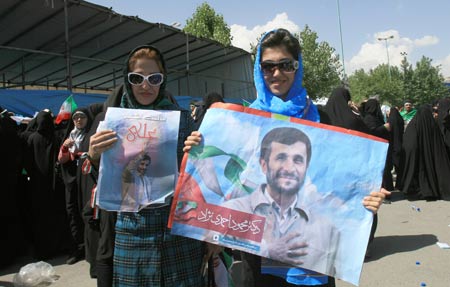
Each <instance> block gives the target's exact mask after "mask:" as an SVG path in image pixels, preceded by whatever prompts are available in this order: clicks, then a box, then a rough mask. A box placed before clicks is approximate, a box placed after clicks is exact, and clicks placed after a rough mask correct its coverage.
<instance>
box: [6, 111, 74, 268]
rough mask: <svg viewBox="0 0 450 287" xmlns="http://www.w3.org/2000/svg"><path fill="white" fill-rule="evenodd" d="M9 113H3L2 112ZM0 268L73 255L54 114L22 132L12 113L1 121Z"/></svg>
mask: <svg viewBox="0 0 450 287" xmlns="http://www.w3.org/2000/svg"><path fill="white" fill-rule="evenodd" d="M2 110H3V109H2ZM0 134H1V136H0V139H1V140H0V142H1V146H0V151H1V153H2V154H1V158H2V159H3V160H4V164H3V165H2V167H1V172H0V176H1V182H2V188H1V193H0V194H1V196H2V197H1V199H0V202H1V207H0V222H1V224H2V226H3V227H4V228H6V229H5V230H4V231H5V233H4V235H5V236H2V237H1V239H0V248H1V252H0V254H1V256H0V265H6V264H10V263H12V262H13V261H14V259H15V258H17V257H18V256H20V255H28V254H30V252H31V254H32V255H33V257H34V258H35V259H47V258H50V257H52V256H54V255H56V254H58V253H61V252H64V251H67V250H66V248H67V246H66V245H65V242H67V235H68V232H67V230H68V229H67V222H66V219H67V216H66V214H65V207H64V187H63V184H62V180H61V179H60V178H58V177H57V176H55V172H54V168H55V162H56V156H57V154H56V153H57V151H58V145H59V138H58V136H57V135H58V129H57V128H56V127H55V125H54V124H53V115H52V114H51V113H50V111H48V110H43V111H40V112H39V113H38V114H37V116H36V117H35V118H34V119H33V120H32V121H31V122H30V123H29V124H28V126H26V125H20V126H18V125H17V124H16V122H15V121H14V120H12V119H11V117H10V115H9V114H8V113H7V112H4V113H2V115H1V119H0Z"/></svg>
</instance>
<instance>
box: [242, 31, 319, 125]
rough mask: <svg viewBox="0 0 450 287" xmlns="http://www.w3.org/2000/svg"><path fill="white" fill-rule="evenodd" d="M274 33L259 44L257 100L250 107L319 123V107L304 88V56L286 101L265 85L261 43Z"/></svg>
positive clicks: (256, 69)
mask: <svg viewBox="0 0 450 287" xmlns="http://www.w3.org/2000/svg"><path fill="white" fill-rule="evenodd" d="M273 31H276V30H273ZM273 31H269V32H267V33H265V34H264V35H263V36H262V38H261V40H260V42H259V44H258V48H257V51H256V58H255V66H254V71H253V73H254V81H255V87H256V92H257V98H256V100H255V101H254V102H253V103H252V104H251V105H250V107H251V108H254V109H258V110H263V111H267V112H272V113H276V114H282V115H285V116H290V117H295V118H300V119H305V120H309V121H314V122H319V121H320V116H319V112H318V110H317V107H316V106H315V105H314V104H313V102H312V101H311V100H310V99H309V98H308V96H307V95H306V89H305V88H304V87H303V86H302V80H303V63H302V55H301V54H300V53H299V54H298V63H299V67H298V70H297V71H296V73H295V78H294V82H293V84H292V86H291V88H290V90H289V92H288V95H287V97H286V101H283V100H282V99H280V98H279V97H278V96H276V95H275V94H273V93H272V92H271V91H270V90H269V89H268V88H267V87H266V84H265V83H264V75H263V72H262V71H261V66H260V62H261V43H262V41H263V40H264V39H265V38H266V36H267V35H268V34H269V33H271V32H273Z"/></svg>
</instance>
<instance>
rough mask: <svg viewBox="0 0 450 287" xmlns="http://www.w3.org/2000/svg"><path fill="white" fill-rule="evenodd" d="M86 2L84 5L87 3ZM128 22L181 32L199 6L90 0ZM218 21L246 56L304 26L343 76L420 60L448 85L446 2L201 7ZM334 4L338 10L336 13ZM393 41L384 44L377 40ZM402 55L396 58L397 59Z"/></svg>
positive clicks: (176, 0) (324, 0)
mask: <svg viewBox="0 0 450 287" xmlns="http://www.w3.org/2000/svg"><path fill="white" fill-rule="evenodd" d="M88 1H89V0H88ZM89 2H92V3H95V4H99V5H102V6H106V7H112V8H113V10H114V11H116V12H117V13H120V14H124V15H129V16H139V17H140V18H141V19H143V20H146V21H148V22H153V23H164V24H167V25H171V24H173V23H175V22H178V23H180V24H181V27H180V28H182V27H183V26H184V25H185V23H186V20H187V19H188V18H191V17H192V14H193V13H195V10H196V8H197V7H198V6H199V5H201V4H202V3H203V2H205V1H200V0H165V1H148V0H128V1H125V0H92V1H89ZM206 2H208V4H209V5H210V6H211V7H212V8H213V9H214V10H215V11H216V13H218V14H221V15H222V16H223V17H224V20H225V22H227V24H228V25H229V26H230V28H231V35H232V36H233V41H232V44H233V45H234V46H236V47H239V48H242V49H244V50H247V51H249V50H250V43H256V38H257V37H259V36H260V35H261V34H262V33H263V32H265V31H268V30H272V29H274V28H286V29H288V30H290V31H291V32H294V33H295V32H299V31H301V30H303V29H304V27H305V25H308V26H309V27H310V28H311V29H312V30H313V31H315V32H317V34H318V37H319V41H326V42H328V43H329V44H330V45H331V46H332V47H334V48H335V49H336V53H337V54H339V55H340V57H341V60H342V49H341V34H340V30H339V16H340V20H341V21H340V23H341V27H342V45H343V52H344V53H343V55H344V61H345V70H346V73H347V74H349V75H350V74H352V73H353V71H355V70H356V69H361V68H363V69H365V70H366V71H367V70H368V69H371V68H374V67H376V66H377V65H379V64H382V63H387V61H388V57H387V51H388V53H389V63H390V64H391V65H395V66H399V65H400V62H401V60H402V59H403V56H402V54H404V53H405V52H406V57H407V59H408V61H409V62H410V63H413V64H415V63H416V62H417V61H419V60H420V59H421V58H422V56H426V57H428V58H431V59H432V60H433V61H432V64H434V65H440V67H441V73H442V74H443V75H444V77H446V78H449V81H450V33H449V29H450V28H449V27H450V1H449V0H428V1H423V0H377V1H372V0H314V1H310V0H283V1H267V0H227V1H225V0H210V1H206ZM338 4H339V8H340V9H339V10H338ZM390 36H393V38H390V39H389V40H387V44H388V45H387V49H386V41H384V40H381V41H380V40H378V39H379V38H385V37H390ZM401 53H402V54H401Z"/></svg>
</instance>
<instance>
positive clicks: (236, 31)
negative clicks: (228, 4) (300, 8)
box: [230, 13, 300, 52]
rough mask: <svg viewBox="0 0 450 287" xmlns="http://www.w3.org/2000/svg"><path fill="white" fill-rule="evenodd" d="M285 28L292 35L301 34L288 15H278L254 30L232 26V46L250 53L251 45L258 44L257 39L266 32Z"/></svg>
mask: <svg viewBox="0 0 450 287" xmlns="http://www.w3.org/2000/svg"><path fill="white" fill-rule="evenodd" d="M276 28H284V29H287V30H289V31H290V32H291V33H299V32H300V27H299V26H298V25H297V24H295V23H294V22H292V21H291V20H289V17H288V15H287V13H281V14H277V15H276V16H275V18H274V19H273V20H271V21H269V22H267V23H266V24H264V25H262V26H259V25H258V26H255V27H253V28H252V29H249V28H247V27H246V26H241V25H237V24H233V25H231V26H230V29H231V36H233V40H232V45H233V46H235V47H239V48H242V49H244V50H246V51H248V52H250V43H252V44H256V43H257V42H256V39H257V38H259V37H260V36H261V35H262V34H263V33H264V32H267V31H270V30H273V29H276Z"/></svg>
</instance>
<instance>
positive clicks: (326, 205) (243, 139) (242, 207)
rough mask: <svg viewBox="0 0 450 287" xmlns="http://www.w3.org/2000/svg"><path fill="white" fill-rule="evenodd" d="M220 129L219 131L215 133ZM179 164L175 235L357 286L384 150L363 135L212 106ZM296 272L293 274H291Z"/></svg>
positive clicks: (269, 265)
mask: <svg viewBox="0 0 450 287" xmlns="http://www.w3.org/2000/svg"><path fill="white" fill-rule="evenodd" d="M219 127H220V128H219ZM200 132H201V134H202V142H201V144H200V145H199V146H194V147H193V148H192V150H191V151H190V152H189V154H186V155H185V158H184V160H183V164H182V167H181V174H180V177H179V180H178V183H177V187H176V193H175V198H174V202H173V205H172V215H171V216H172V217H171V222H170V224H172V233H173V234H177V235H182V236H186V237H191V238H195V239H198V240H203V241H207V242H211V243H214V244H218V245H221V246H225V247H230V248H233V249H239V250H242V251H245V252H248V253H253V254H256V255H260V256H261V257H263V263H262V268H263V271H264V270H267V269H278V270H280V269H281V270H282V269H289V268H292V267H293V266H296V267H301V268H302V269H304V271H305V275H308V274H310V275H311V274H316V272H317V273H321V274H327V275H330V276H334V277H336V278H339V279H342V280H345V281H348V282H350V283H353V284H355V285H357V284H358V281H359V276H360V273H361V269H362V264H363V260H364V254H365V250H366V247H367V242H368V238H369V234H370V228H371V224H372V213H371V212H370V211H369V210H367V209H365V208H364V206H363V205H362V201H363V198H364V197H365V196H367V195H368V194H369V193H370V192H371V191H379V190H380V187H381V181H382V172H383V168H384V163H385V159H386V152H387V147H388V144H387V142H386V141H384V140H383V139H380V138H376V137H373V136H369V135H366V134H363V133H360V132H355V131H349V130H345V129H342V128H337V127H331V126H327V125H323V124H319V123H314V122H310V121H304V120H300V119H294V118H289V117H285V116H280V115H276V114H271V113H268V112H263V111H259V110H254V109H250V108H245V107H242V106H238V105H232V104H216V105H214V106H213V108H211V109H210V110H208V112H207V113H206V116H205V118H204V120H203V122H202V125H201V127H200ZM297 270H298V269H297Z"/></svg>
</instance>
